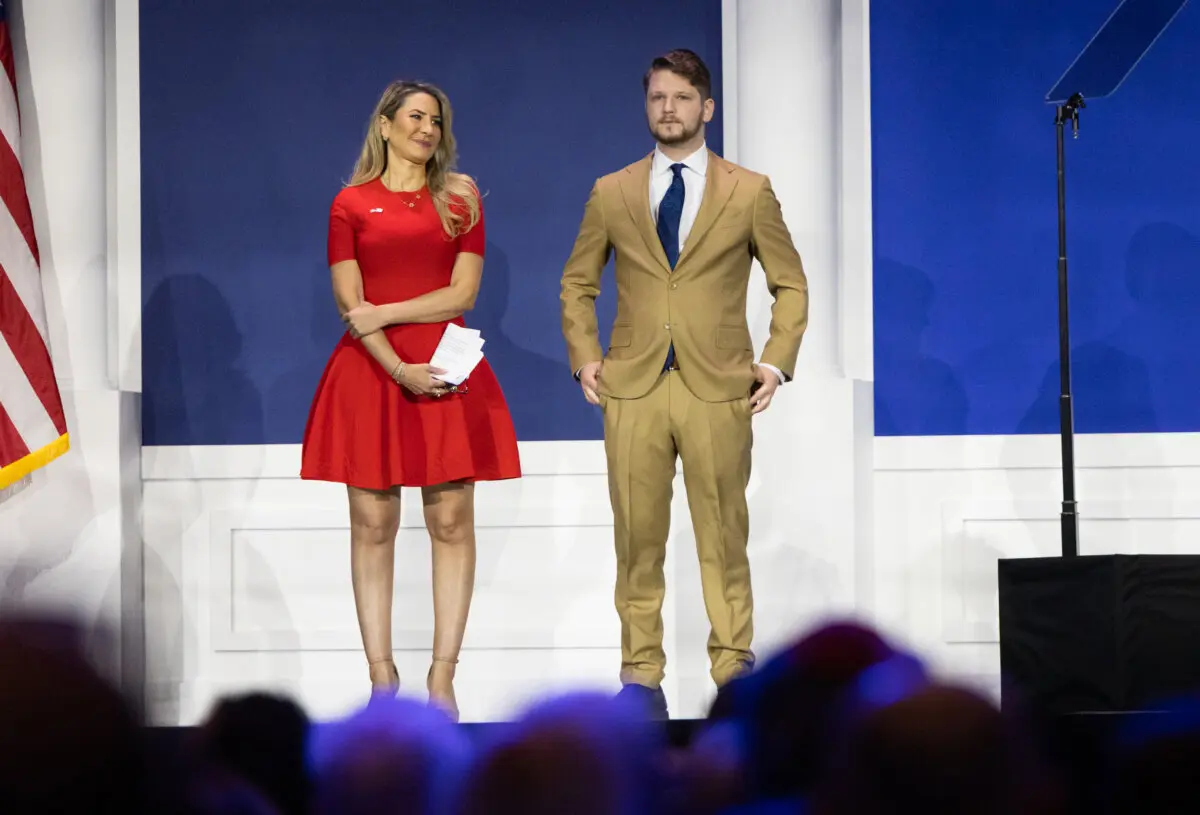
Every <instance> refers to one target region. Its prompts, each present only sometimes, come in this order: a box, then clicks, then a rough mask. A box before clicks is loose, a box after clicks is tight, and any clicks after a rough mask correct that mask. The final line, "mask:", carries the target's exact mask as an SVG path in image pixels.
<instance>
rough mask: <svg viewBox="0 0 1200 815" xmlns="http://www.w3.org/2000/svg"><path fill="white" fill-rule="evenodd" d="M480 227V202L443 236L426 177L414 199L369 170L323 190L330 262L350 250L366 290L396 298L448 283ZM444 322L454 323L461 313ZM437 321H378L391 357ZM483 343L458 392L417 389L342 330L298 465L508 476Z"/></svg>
mask: <svg viewBox="0 0 1200 815" xmlns="http://www.w3.org/2000/svg"><path fill="white" fill-rule="evenodd" d="M410 201H413V202H414V206H412V207H411V208H410V207H409V206H408V202H410ZM484 235H485V232H484V224H483V214H482V211H481V213H480V217H479V221H478V223H477V224H476V225H475V226H474V227H473V228H472V229H471V230H470V231H469V232H467V233H466V234H464V235H460V236H459V237H457V238H450V237H449V236H448V235H446V233H445V230H444V229H443V228H442V223H441V220H440V219H439V218H438V214H437V210H435V209H434V207H433V203H432V202H431V201H430V200H429V193H428V190H427V189H422V190H421V191H420V198H417V199H415V201H414V198H413V193H394V192H392V191H390V190H388V188H387V187H385V186H384V185H383V182H382V181H380V180H379V179H376V180H374V181H371V182H369V183H366V184H362V185H359V186H354V187H346V188H345V189H343V190H342V191H341V192H339V193H338V195H337V197H336V198H335V199H334V201H333V206H332V207H331V210H330V214H329V247H328V252H329V265H331V266H332V265H333V264H335V263H339V262H341V261H344V260H357V261H358V266H359V269H360V270H361V271H362V282H363V296H364V298H365V299H366V301H367V302H369V303H374V304H375V305H383V304H384V303H395V302H398V301H401V300H410V299H412V298H414V297H418V296H420V295H422V294H426V293H427V292H431V291H434V290H436V289H440V288H443V287H445V286H448V285H449V284H450V274H451V272H452V271H453V268H454V261H455V258H456V257H457V256H458V253H459V252H471V253H473V254H477V255H483V253H484ZM450 322H453V323H456V324H458V325H464V322H463V319H462V318H461V317H456V318H455V319H453V320H451V321H450ZM447 324H448V323H445V322H440V323H408V324H404V325H392V326H388V327H386V328H384V329H383V333H384V335H385V336H386V337H387V339H388V341H389V342H390V343H391V344H392V348H394V349H396V353H397V354H399V355H400V359H402V360H404V361H405V362H408V363H415V364H421V363H426V362H429V360H430V358H431V357H432V356H433V351H434V349H435V348H436V347H437V344H438V341H439V340H440V339H441V337H442V333H443V332H444V331H445V330H446V326H447ZM483 339H484V340H485V341H486V340H487V337H484V338H483ZM483 352H484V354H485V358H484V360H483V361H482V362H480V363H479V365H477V366H476V367H475V369H474V370H473V371H472V372H471V375H470V376H469V377H468V378H467V379H466V381H465V382H464V383H463V384H462V385H460V387H464V386H465V387H466V392H465V393H448V394H446V395H444V396H442V397H440V398H434V397H432V396H417V395H415V394H413V393H412V392H411V391H409V390H408V389H407V388H405V387H403V386H401V385H397V384H396V383H395V382H393V381H392V379H391V377H390V376H389V372H388V371H385V370H383V367H382V366H381V365H380V364H379V363H378V362H376V361H375V359H374V357H372V356H371V355H370V354H369V353H368V352H367V350H366V349H365V348H363V346H362V343H360V342H359V341H358V340H356V339H354V338H353V337H351V336H350V335H349V334H348V333H347V334H346V335H344V336H343V337H342V339H341V341H340V342H338V344H337V346H336V347H335V348H334V350H333V355H332V356H331V357H330V359H329V362H328V364H327V365H326V366H325V373H324V374H323V375H322V376H321V382H320V384H319V385H317V393H316V396H315V397H314V398H313V403H312V407H311V409H310V410H309V414H308V426H307V427H306V428H305V431H304V447H303V454H302V463H301V468H300V477H301V478H304V479H313V480H318V481H334V482H337V483H341V484H349V485H351V486H355V487H362V488H364V489H371V490H384V489H388V488H390V487H394V486H405V487H423V486H429V485H434V484H444V483H447V482H450V481H464V480H465V481H498V480H501V479H507V478H519V477H520V475H521V462H520V458H519V456H518V453H517V438H516V433H515V432H514V430H513V423H512V418H511V417H510V416H509V413H508V406H507V405H506V404H505V401H504V394H503V392H502V391H501V390H500V383H499V382H498V381H497V380H496V376H495V374H494V373H492V369H491V367H490V366H489V365H488V363H487V359H486V354H487V346H486V345H484V349H483Z"/></svg>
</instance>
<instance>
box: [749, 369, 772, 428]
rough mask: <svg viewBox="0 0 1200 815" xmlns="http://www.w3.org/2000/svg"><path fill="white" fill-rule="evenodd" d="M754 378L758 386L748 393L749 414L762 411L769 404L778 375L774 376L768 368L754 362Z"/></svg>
mask: <svg viewBox="0 0 1200 815" xmlns="http://www.w3.org/2000/svg"><path fill="white" fill-rule="evenodd" d="M754 378H755V379H757V380H758V382H759V387H757V388H755V389H754V391H753V392H751V394H750V408H751V410H750V415H751V416H753V415H754V414H756V413H762V412H763V411H764V410H766V409H767V408H768V407H770V406H771V397H772V396H774V395H775V389H776V388H778V387H779V377H777V376H775V374H774V372H773V371H771V369H770V368H764V367H763V366H761V365H758V364H756V365H755V366H754Z"/></svg>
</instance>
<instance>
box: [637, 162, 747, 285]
mask: <svg viewBox="0 0 1200 815" xmlns="http://www.w3.org/2000/svg"><path fill="white" fill-rule="evenodd" d="M705 176H706V178H705V181H704V200H703V201H701V202H700V211H699V212H698V213H696V222H695V223H694V224H692V230H691V231H690V232H689V233H688V237H687V241H686V242H685V243H684V245H683V251H682V252H680V254H679V260H678V261H677V262H676V264H675V268H676V269H678V268H679V267H680V266H682V265H683V262H684V260H686V259H687V257H688V256H689V255H690V254H692V250H693V249H694V248H695V247H696V245H697V244H698V243H700V240H701V239H702V238H703V237H704V235H705V233H706V232H708V230H710V229H712V226H713V224H715V223H716V222H717V218H718V217H719V216H720V214H721V211H722V210H724V209H725V205H726V204H728V203H729V198H730V197H731V196H732V195H733V191H734V190H735V189H737V177H736V176H735V175H734V174H733V168H732V167H731V166H729V165H728V164H726V163H725V161H724V160H723V159H721V157H720V156H718V155H717V154H716V153H714V152H712V151H711V150H710V151H709V152H708V172H707V173H705ZM647 183H648V179H647Z"/></svg>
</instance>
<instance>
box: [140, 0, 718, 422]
mask: <svg viewBox="0 0 1200 815" xmlns="http://www.w3.org/2000/svg"><path fill="white" fill-rule="evenodd" d="M587 5H588V6H589V8H587V9H581V8H577V7H576V6H577V4H572V3H564V2H561V1H559V2H555V1H554V0H508V2H503V3H496V2H491V0H472V1H471V2H439V3H397V2H394V0H355V2H346V3H331V2H328V0H286V1H285V0H269V1H268V0H255V2H252V3H247V2H244V0H210V2H205V3H176V2H171V3H166V2H152V1H151V0H143V2H142V3H141V4H140V10H141V35H140V40H141V103H142V111H141V147H142V292H143V304H144V323H143V334H142V339H143V385H144V396H143V405H144V415H143V441H144V443H145V444H147V445H180V444H281V443H282V444H293V443H299V441H300V439H301V435H302V433H303V429H304V423H305V419H306V417H307V411H308V408H309V404H310V401H311V399H312V395H313V391H314V388H315V387H316V383H317V380H318V378H319V376H320V374H321V370H322V368H323V366H324V364H325V362H326V360H327V358H328V356H329V353H330V351H331V350H332V348H333V346H334V344H335V343H336V342H337V340H338V338H339V337H340V335H341V333H342V324H341V322H340V321H339V319H338V317H337V313H336V310H335V307H334V303H333V298H332V294H331V290H330V284H329V271H328V268H327V267H326V265H325V239H326V230H327V225H328V214H329V205H330V202H331V201H332V199H333V196H334V195H335V194H336V193H337V191H338V189H339V188H340V186H341V184H342V183H343V182H344V180H345V179H347V178H348V177H349V174H350V170H351V167H352V166H353V163H354V160H355V158H356V156H357V154H358V150H359V147H360V145H361V143H362V137H363V132H364V128H365V127H366V123H367V118H368V117H369V116H370V113H371V110H372V108H373V106H374V104H375V102H376V100H377V99H378V96H379V94H380V92H381V91H382V90H383V88H384V87H385V86H386V85H387V83H388V82H389V81H391V80H393V79H396V78H414V79H423V80H427V81H431V82H434V83H436V84H439V85H441V86H442V88H443V89H444V90H446V92H447V93H448V94H449V96H450V99H451V102H452V103H453V105H454V114H455V120H454V123H453V124H454V131H455V135H456V136H457V138H458V141H459V148H460V154H461V155H460V169H461V170H462V171H464V172H467V173H469V174H471V175H472V176H474V177H475V178H476V179H477V180H478V182H479V184H480V187H481V188H482V189H483V191H484V193H485V194H486V198H485V199H484V206H485V208H486V217H487V234H488V246H487V260H486V263H485V266H484V275H483V286H482V291H481V293H480V296H479V299H478V302H477V305H476V308H475V310H474V311H472V312H471V313H470V314H469V315H468V316H467V320H468V324H469V325H471V326H472V327H473V328H477V329H480V330H481V331H482V332H483V336H484V337H485V338H486V340H487V345H486V347H485V349H484V350H485V353H486V354H487V356H488V359H489V360H490V361H491V364H492V366H493V367H494V369H495V371H496V374H497V376H498V377H499V379H500V382H501V385H502V386H503V388H504V391H505V395H506V397H507V399H508V402H509V407H510V409H511V411H512V414H513V419H514V422H515V424H516V429H517V434H518V437H519V438H520V439H522V440H525V441H536V440H554V439H598V438H601V424H600V417H599V414H598V412H597V411H596V409H595V408H592V407H590V406H588V405H587V404H586V403H585V402H584V401H583V398H582V396H581V395H580V393H579V388H578V385H577V384H576V383H575V382H574V381H573V380H572V378H571V374H570V371H568V369H567V364H566V360H565V350H564V345H563V341H562V336H561V333H560V328H559V325H560V324H559V310H558V309H559V306H558V295H559V278H560V275H561V272H562V265H563V262H564V261H565V260H566V258H567V255H568V254H569V253H570V250H571V245H572V243H573V242H574V239H575V233H576V229H577V228H578V226H579V219H580V217H581V216H582V213H583V205H584V202H585V201H586V199H587V195H588V192H589V190H590V188H591V185H592V182H593V181H594V180H595V178H596V177H597V176H599V175H603V174H605V173H608V172H611V171H613V170H616V169H618V168H620V167H622V166H624V165H625V164H628V163H630V162H632V161H635V160H637V159H638V158H640V157H642V156H644V155H645V154H646V153H648V152H649V151H650V150H651V149H652V148H653V141H652V139H651V137H650V135H649V133H648V131H647V128H646V123H645V116H644V113H643V94H642V85H641V82H642V74H643V73H644V71H645V69H646V67H647V66H648V65H649V62H650V60H651V59H652V58H653V57H654V56H655V55H657V54H659V53H662V52H664V51H667V50H670V49H671V48H676V47H690V48H692V49H694V50H695V51H697V52H698V53H700V54H701V56H702V57H703V58H704V59H705V60H706V61H707V62H708V64H709V67H710V69H711V70H712V72H713V75H714V85H715V86H716V87H715V88H714V95H715V96H716V97H717V103H718V115H717V117H716V120H715V121H714V123H713V125H712V126H710V129H709V144H710V146H711V147H712V148H713V149H714V150H716V151H717V152H720V151H721V146H722V144H721V129H720V124H719V123H720V112H719V110H720V101H721V98H720V81H721V80H720V76H721V61H720V45H721V24H720V23H721V21H720V7H721V4H720V2H719V1H718V0H703V2H697V1H696V0H657V2H654V3H642V2H634V0H613V1H612V2H608V3H604V4H600V3H590V4H587ZM611 283H612V281H611V274H610V275H609V276H607V277H606V281H605V285H606V287H607V291H606V296H604V297H602V299H601V302H600V304H599V308H600V314H601V324H602V326H603V327H604V330H607V323H608V322H609V321H610V320H611V317H612V314H613V309H614V303H615V300H614V297H613V294H612V290H611ZM602 339H606V338H602Z"/></svg>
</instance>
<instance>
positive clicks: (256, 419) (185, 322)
mask: <svg viewBox="0 0 1200 815" xmlns="http://www.w3.org/2000/svg"><path fill="white" fill-rule="evenodd" d="M142 334H143V336H146V337H153V338H154V341H153V342H151V343H147V344H146V346H145V347H144V348H143V350H142V378H143V382H144V392H143V400H142V406H143V416H142V438H143V443H145V444H149V445H162V444H168V445H169V444H195V445H204V444H260V443H261V442H262V437H263V406H262V396H261V394H260V393H259V388H258V384H257V383H255V382H254V381H253V380H252V379H251V378H250V377H249V376H247V375H246V373H245V372H244V371H243V370H242V367H241V364H240V362H239V359H240V357H241V354H242V344H243V339H242V334H241V332H240V331H239V330H238V327H237V323H236V322H235V321H234V318H233V313H232V311H231V310H230V308H229V303H227V302H226V301H225V298H224V296H223V295H222V294H221V292H220V291H219V290H218V289H217V287H216V286H214V285H213V284H212V283H211V282H210V281H208V280H207V279H205V278H204V277H202V276H200V275H197V274H182V275H175V276H172V277H168V278H166V279H165V280H163V281H162V282H161V283H159V284H158V286H157V287H156V288H155V289H154V291H153V292H151V294H150V297H149V298H148V299H147V300H146V301H145V305H144V306H143V309H142Z"/></svg>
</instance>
